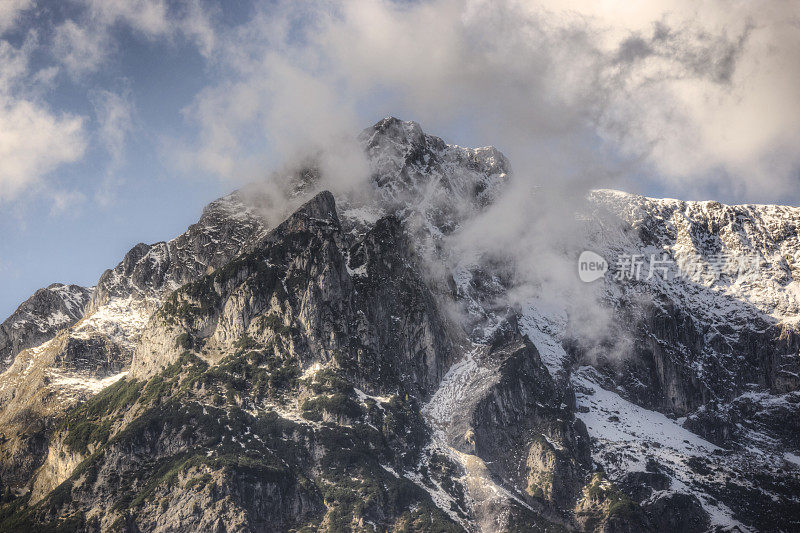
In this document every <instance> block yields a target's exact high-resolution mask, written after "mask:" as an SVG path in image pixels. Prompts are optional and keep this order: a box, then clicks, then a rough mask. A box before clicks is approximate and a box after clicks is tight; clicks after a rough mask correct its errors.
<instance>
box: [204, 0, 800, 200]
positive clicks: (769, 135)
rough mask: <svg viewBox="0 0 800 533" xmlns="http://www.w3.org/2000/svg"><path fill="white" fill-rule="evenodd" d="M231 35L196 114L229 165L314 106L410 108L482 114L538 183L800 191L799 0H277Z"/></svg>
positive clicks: (330, 114) (429, 121)
mask: <svg viewBox="0 0 800 533" xmlns="http://www.w3.org/2000/svg"><path fill="white" fill-rule="evenodd" d="M217 38H218V42H220V43H222V44H221V46H220V48H219V55H218V56H217V58H216V62H217V64H228V65H232V66H233V68H232V69H231V70H230V71H228V72H223V79H224V78H225V75H229V76H230V78H229V80H235V81H229V83H230V84H231V85H229V87H230V88H231V91H230V92H227V91H226V90H225V89H224V88H223V87H225V85H224V84H222V83H220V84H219V85H218V86H217V87H216V88H211V89H210V90H209V91H207V92H206V93H204V94H201V95H200V96H199V97H198V101H197V102H196V103H195V104H194V108H193V109H194V112H193V113H190V115H192V116H193V117H194V118H195V119H197V121H198V122H197V123H198V125H199V128H200V131H201V133H200V139H201V144H202V147H201V150H200V151H201V157H202V158H205V159H206V160H209V161H211V160H213V161H217V163H216V164H218V165H219V169H217V170H216V171H217V172H220V173H222V174H224V175H230V174H235V173H237V171H233V170H232V166H231V163H232V162H234V161H237V160H239V159H240V154H239V153H238V152H240V151H242V150H244V151H247V143H242V142H240V141H239V138H240V137H244V138H246V139H249V140H252V138H253V136H252V134H253V133H254V132H255V133H257V134H258V135H261V136H263V137H264V139H267V138H272V137H276V138H277V141H275V142H279V143H280V142H282V141H281V140H280V139H281V135H279V134H278V133H277V132H279V131H284V130H286V129H289V130H296V129H297V128H298V127H299V125H301V124H304V123H309V121H311V122H314V123H315V125H319V124H321V123H323V122H324V121H323V120H322V119H325V120H326V121H330V122H332V123H333V124H334V125H345V124H347V125H350V124H353V123H357V122H358V120H357V118H358V117H360V116H364V115H365V114H366V115H368V116H372V117H373V118H378V117H380V116H383V115H385V114H386V111H387V110H388V111H389V112H391V110H392V109H393V108H401V109H404V110H409V112H410V113H411V114H412V116H410V117H407V118H413V119H416V120H420V121H421V122H423V124H425V125H426V126H427V127H428V129H430V130H434V131H435V130H436V128H437V127H439V125H443V126H446V125H448V124H454V123H458V122H459V121H462V122H463V121H466V122H467V123H469V124H470V125H471V126H472V127H474V128H478V129H481V130H483V131H485V132H486V135H485V136H486V138H489V139H491V140H492V142H494V143H495V144H497V145H499V146H500V147H501V148H502V149H504V150H505V151H506V152H508V155H509V156H510V157H511V160H512V162H513V163H514V166H515V168H516V169H518V170H521V169H525V170H526V171H529V174H530V175H529V176H526V178H527V179H529V180H531V181H533V182H536V184H537V185H538V186H545V187H546V186H555V185H556V182H563V183H566V184H567V185H566V186H568V187H570V188H573V187H574V186H575V184H576V183H579V184H581V186H585V187H591V186H597V185H613V184H614V182H615V180H616V181H619V180H620V179H623V180H624V179H627V180H628V182H627V183H626V182H624V181H623V183H625V185H627V186H629V187H630V186H632V187H634V188H637V189H640V190H647V189H648V187H650V186H652V184H653V183H655V184H657V185H658V186H660V187H662V188H664V189H667V190H670V191H675V193H676V194H678V193H684V194H688V195H703V194H715V193H716V194H719V193H722V195H723V196H724V199H727V200H731V199H736V198H740V199H744V198H755V199H763V200H772V201H777V200H779V199H780V198H781V196H782V195H786V194H793V193H794V182H795V180H796V177H797V171H798V167H799V166H800V158H798V154H797V150H796V148H795V147H796V146H797V145H798V141H800V102H799V101H798V100H799V99H798V97H797V95H796V90H795V89H796V87H797V86H798V82H800V64H798V62H797V61H796V57H797V54H798V53H799V52H800V27H799V26H798V17H797V15H796V14H795V13H794V12H793V10H792V5H791V3H787V2H780V1H777V0H776V1H768V2H760V3H753V2H743V1H735V2H729V1H723V0H716V1H711V2H703V3H697V2H688V1H679V2H675V3H670V4H669V5H666V4H664V3H663V2H657V1H647V0H646V1H642V2H636V3H625V2H615V1H609V2H590V1H582V0H572V1H568V2H556V1H549V0H545V1H540V2H528V1H526V2H523V1H517V0H495V1H491V2H490V1H488V0H432V1H421V2H402V3H400V2H391V1H388V0H353V1H350V2H346V3H336V2H325V1H319V2H309V3H305V2H304V3H294V2H279V3H278V6H277V7H273V6H270V7H264V8H263V9H261V10H260V11H259V14H258V15H257V16H255V17H253V19H252V20H251V21H250V22H249V23H247V24H245V25H244V26H242V27H239V28H237V29H236V31H235V32H227V33H226V32H221V33H220V34H219V35H217ZM248 92H249V93H250V94H251V95H252V96H251V97H247V96H245V94H243V93H248ZM266 95H269V96H266ZM375 95H380V98H379V99H377V98H376V97H375ZM201 109H202V110H204V111H203V112H199V111H198V110H201ZM216 109H218V110H220V111H223V110H224V111H225V112H224V113H221V112H220V113H218V112H216V111H215V110H216ZM312 111H313V113H312ZM240 113H241V114H242V115H245V116H249V117H256V116H257V117H259V119H258V120H259V121H260V127H259V126H258V125H256V124H255V120H254V121H247V120H244V121H238V119H237V117H238V116H239V115H240ZM315 116H316V117H318V118H319V120H315ZM210 117H214V120H212V119H211V118H210ZM220 117H224V118H223V119H222V122H223V124H219V123H218V120H219V118H220ZM254 128H255V130H254ZM307 129H309V130H313V129H314V128H312V127H310V124H309V126H308V127H307ZM329 129H330V128H329ZM290 137H291V135H290ZM273 140H274V139H273ZM217 141H221V142H217ZM267 144H270V143H267ZM284 144H288V142H287V143H284ZM207 162H208V161H207ZM206 167H207V170H210V171H212V172H213V171H215V170H214V168H213V167H214V165H208V164H206ZM643 176H644V179H643ZM631 180H637V181H631ZM642 180H643V181H644V182H643V183H642Z"/></svg>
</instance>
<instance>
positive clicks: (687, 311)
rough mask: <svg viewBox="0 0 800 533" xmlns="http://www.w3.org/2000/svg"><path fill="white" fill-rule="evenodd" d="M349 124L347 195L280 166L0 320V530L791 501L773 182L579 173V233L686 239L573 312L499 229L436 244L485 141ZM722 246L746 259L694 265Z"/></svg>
mask: <svg viewBox="0 0 800 533" xmlns="http://www.w3.org/2000/svg"><path fill="white" fill-rule="evenodd" d="M360 139H361V142H362V143H363V146H364V150H365V153H366V154H367V157H368V159H369V161H370V162H371V164H372V176H371V180H370V184H369V185H370V187H372V191H371V194H369V195H367V196H366V197H367V198H369V199H368V200H364V197H360V198H359V199H358V200H356V199H355V198H346V197H342V198H334V196H333V195H332V194H331V193H329V192H326V191H315V190H314V187H315V185H314V180H313V179H309V176H311V177H313V175H314V173H315V172H316V171H315V170H313V169H311V170H309V169H304V170H303V171H301V172H299V173H298V176H297V179H298V180H299V181H301V182H302V183H303V187H298V188H297V189H296V191H295V193H294V196H293V197H292V198H293V200H292V202H293V203H292V205H297V209H296V210H295V211H294V212H293V213H289V214H287V217H286V218H285V219H284V220H283V221H281V222H280V223H278V224H273V223H271V222H269V221H271V220H273V219H274V213H273V214H272V215H271V216H270V214H268V213H265V212H264V210H263V206H264V205H265V203H269V202H264V201H263V200H264V196H265V195H268V193H263V192H262V193H258V194H255V193H253V194H251V193H234V194H233V195H230V196H228V197H226V198H223V199H220V200H218V201H216V202H214V203H212V204H210V205H209V206H208V207H207V208H206V210H205V211H204V213H203V216H202V218H201V219H200V221H199V222H198V223H197V224H195V225H193V226H192V227H190V228H189V230H188V231H187V232H186V233H185V234H183V235H181V236H180V237H178V238H176V239H174V240H173V241H170V242H165V243H157V244H155V245H144V244H140V245H137V246H136V247H134V248H133V249H132V250H131V251H130V252H129V253H128V254H127V255H126V257H125V258H124V259H123V261H122V262H121V263H120V264H119V265H118V266H117V267H115V268H114V269H112V270H109V271H107V272H106V273H105V274H103V276H102V277H101V279H100V280H99V282H98V284H97V286H96V287H95V288H93V289H82V288H80V287H67V286H56V285H54V286H51V287H49V288H48V289H43V290H42V291H39V292H37V293H36V295H34V296H33V297H32V298H31V299H30V300H28V301H27V302H25V304H23V305H22V306H21V307H20V309H19V310H18V311H17V312H16V313H15V314H14V315H13V316H12V317H11V318H9V319H8V320H7V321H6V322H5V323H4V324H3V325H2V327H1V328H0V349H1V350H3V351H2V352H0V355H2V356H3V357H5V358H6V359H7V360H8V362H7V363H6V365H5V367H3V369H4V372H3V373H2V375H0V434H1V437H0V483H1V484H2V503H1V504H0V530H2V531H22V530H26V531H31V530H44V529H47V528H50V529H54V530H59V528H60V529H61V530H64V531H259V532H260V531H465V530H466V531H706V530H708V529H718V530H723V529H735V528H739V529H740V530H742V531H744V530H747V529H753V530H764V531H778V530H785V531H788V530H793V529H796V528H797V527H798V525H799V522H800V509H799V508H798V504H797V503H796V500H795V497H796V496H795V495H796V494H797V493H798V489H800V484H799V483H800V477H799V476H798V473H799V471H798V468H800V464H799V463H800V442H798V441H797V437H796V435H797V432H796V431H795V429H796V428H798V426H800V423H799V422H800V421H799V420H798V410H797V409H796V407H797V404H798V402H799V401H800V398H798V397H797V393H796V392H795V390H796V388H797V379H796V376H797V374H796V369H795V365H796V360H797V350H798V346H797V341H796V338H797V337H796V333H795V331H796V329H795V324H796V322H795V320H794V319H795V317H796V313H797V305H796V304H797V300H796V299H795V298H796V297H795V294H796V292H795V288H794V282H793V279H794V277H793V276H794V274H795V272H794V265H795V254H800V243H797V242H796V240H797V232H796V228H797V223H798V222H797V221H798V220H800V216H798V214H797V212H796V210H793V209H792V208H781V207H774V206H742V207H728V206H721V205H719V204H713V203H704V204H698V203H685V202H677V201H671V200H670V201H668V200H652V199H645V198H640V197H636V196H631V195H627V194H624V193H617V192H611V191H598V192H596V193H593V195H592V196H591V197H590V198H589V202H588V204H587V208H586V212H585V213H582V214H581V216H582V217H583V218H584V219H586V220H587V221H588V222H589V223H588V224H587V229H586V232H587V237H588V238H589V239H590V240H591V242H593V243H594V245H595V246H596V250H597V251H598V252H600V253H601V254H602V255H603V256H604V257H606V258H607V259H609V260H613V258H616V257H620V256H624V255H632V254H640V255H643V256H647V257H650V256H652V255H654V254H655V253H656V252H658V253H664V254H667V256H668V257H670V258H672V259H681V258H684V257H689V256H691V257H693V258H699V259H698V261H699V262H700V264H701V265H705V266H704V267H701V268H700V270H699V271H698V272H695V273H694V275H693V277H692V276H684V277H681V278H674V279H664V278H660V277H658V276H650V277H647V278H642V279H633V278H630V277H625V276H620V277H619V279H615V276H613V275H612V274H613V272H612V273H609V274H608V275H607V277H606V281H605V284H604V285H597V286H596V288H597V290H598V293H599V302H600V304H599V305H600V306H601V307H602V308H603V310H604V311H605V312H606V313H607V314H608V316H610V317H612V321H611V322H610V324H611V325H610V327H609V328H608V329H607V330H606V331H604V332H603V333H602V334H601V335H591V336H588V335H586V334H585V333H581V332H585V331H586V330H585V328H581V327H578V326H579V324H577V322H576V317H575V316H572V315H571V314H570V312H567V311H565V310H568V309H571V308H570V306H568V305H567V302H565V305H564V309H555V308H553V306H552V305H548V306H547V307H544V306H543V305H541V303H540V300H538V299H537V298H535V297H532V298H531V299H530V301H527V302H521V303H520V302H519V299H518V298H515V299H512V298H511V297H510V296H509V295H510V294H511V293H512V292H513V291H514V289H515V287H514V284H513V281H512V280H513V276H510V275H508V273H509V272H511V271H513V266H514V265H513V263H511V262H510V261H511V260H510V257H509V258H505V259H504V258H502V257H499V258H498V257H492V260H491V261H488V260H487V261H476V262H475V264H471V265H470V266H469V267H463V266H461V267H459V268H458V269H457V270H456V271H451V270H450V267H449V266H448V265H449V264H450V263H449V262H448V260H447V259H448V257H447V254H448V236H451V235H457V234H458V232H459V230H460V229H461V228H462V227H463V225H464V224H465V223H466V222H468V221H469V220H471V219H472V217H475V216H476V215H478V214H480V213H481V212H482V211H483V210H485V209H486V208H487V207H488V206H490V205H491V204H492V202H493V201H494V200H495V199H496V198H497V196H498V195H499V194H502V191H503V190H504V186H505V184H506V183H507V180H508V179H509V177H508V174H509V172H510V171H509V166H508V163H507V162H506V160H505V158H504V157H503V156H502V154H500V153H499V152H498V151H497V150H495V149H493V148H481V149H467V148H461V147H456V146H449V145H447V144H446V143H444V141H442V140H441V139H439V138H436V137H433V136H430V135H426V134H425V133H424V132H422V130H421V129H420V128H419V126H418V125H417V124H415V123H410V122H402V121H399V120H397V119H385V120H383V121H381V122H379V123H378V124H376V125H375V126H374V127H372V128H368V129H367V130H365V131H364V132H362V134H361V136H360ZM301 198H303V199H304V200H305V203H303V201H301ZM565 216H568V215H566V214H565ZM734 252H735V253H737V254H740V255H742V254H756V255H759V256H760V257H762V259H764V264H763V265H762V266H763V268H760V269H759V270H758V271H757V272H752V271H748V272H736V273H733V272H732V271H731V272H728V271H727V270H725V273H724V274H722V275H711V274H714V272H710V271H709V270H708V268H709V265H710V264H711V261H712V258H716V257H717V256H722V255H725V254H728V253H730V254H733V253H734ZM798 259H799V260H800V258H798ZM647 266H649V265H647ZM703 268H706V270H703ZM598 283H600V282H598ZM512 301H513V302H515V303H514V304H513V305H512V304H511V303H510V302H512ZM62 315H63V316H62ZM623 340H624V342H622V341H623Z"/></svg>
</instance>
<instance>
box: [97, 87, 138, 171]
mask: <svg viewBox="0 0 800 533" xmlns="http://www.w3.org/2000/svg"><path fill="white" fill-rule="evenodd" d="M92 100H93V102H94V107H95V113H96V115H97V122H98V124H99V128H98V132H97V133H98V136H99V139H100V142H101V143H102V144H103V145H104V146H105V147H106V150H107V151H108V154H109V155H110V156H111V160H112V165H113V166H117V165H119V164H120V163H121V162H122V160H123V158H124V156H125V144H126V141H127V139H128V136H129V135H130V134H131V132H132V131H133V115H134V107H133V103H132V102H131V96H130V94H129V93H127V92H126V93H123V94H118V93H114V92H111V91H106V90H99V91H96V92H95V93H94V95H93V98H92Z"/></svg>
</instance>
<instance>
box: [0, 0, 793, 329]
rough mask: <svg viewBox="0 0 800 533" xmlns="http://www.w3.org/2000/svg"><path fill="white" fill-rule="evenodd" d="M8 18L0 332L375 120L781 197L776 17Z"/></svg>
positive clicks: (459, 8) (488, 6)
mask: <svg viewBox="0 0 800 533" xmlns="http://www.w3.org/2000/svg"><path fill="white" fill-rule="evenodd" d="M695 4H696V2H689V1H686V2H683V1H677V2H674V3H672V2H671V3H670V5H669V9H667V8H666V7H665V5H664V4H663V3H662V2H655V1H644V2H642V3H640V4H638V3H637V5H635V6H630V5H628V3H624V2H619V3H618V4H615V3H614V2H610V3H603V5H602V6H600V5H598V4H597V3H596V2H588V1H586V2H584V1H580V0H571V1H568V2H555V1H554V0H552V1H551V0H544V1H541V2H533V1H531V2H519V1H512V0H508V1H506V0H501V1H494V2H488V1H485V0H431V1H412V2H407V1H403V2H400V1H397V2H392V1H389V0H352V1H349V2H343V3H342V2H327V1H303V2H288V1H287V2H281V1H275V2H266V1H258V0H254V1H249V0H241V1H233V2H222V3H220V2H217V1H214V0H185V1H180V2H178V1H166V0H63V1H36V0H5V2H4V3H3V4H2V5H0V232H2V235H3V238H2V240H0V315H2V316H7V315H8V314H10V313H11V312H12V311H13V309H14V308H15V307H16V306H17V305H18V304H19V303H20V302H21V301H23V300H24V299H25V298H27V297H28V296H29V295H30V294H32V293H33V291H34V290H36V289H37V288H39V287H42V286H46V285H47V284H49V283H51V282H66V283H78V284H82V285H92V284H93V283H94V282H95V281H96V280H97V278H98V277H99V275H100V274H101V273H102V271H103V270H105V269H106V268H110V267H113V266H114V265H115V264H116V263H117V262H118V261H119V260H120V259H121V258H122V256H123V255H124V253H125V252H126V251H127V250H128V249H129V248H130V247H131V246H133V245H134V244H136V243H138V242H156V241H160V240H166V239H169V238H172V237H174V236H175V235H177V234H179V233H181V232H182V231H183V230H185V228H186V227H187V226H188V225H189V224H191V223H192V222H194V221H196V220H197V218H198V217H199V215H200V212H201V210H202V207H203V206H204V205H205V204H207V203H208V202H209V201H211V200H213V199H214V198H217V197H219V196H221V195H223V194H226V193H227V192H229V191H230V190H232V189H234V188H236V187H237V186H240V185H241V184H243V183H247V182H250V181H257V180H261V179H264V178H265V177H266V176H268V175H269V174H270V172H272V171H274V170H275V169H277V168H280V166H281V165H283V164H285V163H287V162H290V161H291V160H293V158H297V157H301V156H302V155H303V153H304V152H307V151H309V150H313V149H314V147H318V146H324V145H325V143H327V142H329V141H330V140H331V139H333V138H337V137H338V136H341V135H347V134H349V135H353V134H355V133H357V132H358V131H359V130H360V129H361V128H364V127H366V126H368V125H370V124H371V123H373V122H375V121H377V120H379V119H380V118H382V117H384V116H386V115H394V116H399V117H402V118H406V119H413V120H417V121H419V122H420V123H422V125H423V128H424V129H425V130H426V131H428V132H430V133H435V134H437V135H440V136H442V137H444V138H445V139H446V140H447V141H449V142H456V143H459V144H463V145H487V144H494V145H496V146H498V147H499V148H501V150H503V151H505V152H506V153H507V155H509V157H510V158H511V161H512V165H513V167H514V170H515V173H516V174H517V175H518V178H519V179H525V180H529V181H531V183H535V184H537V185H538V186H542V187H544V189H553V190H557V191H560V193H562V194H563V192H564V191H570V192H571V193H572V194H581V193H582V192H584V191H585V190H588V189H590V188H592V187H598V186H614V187H619V188H623V189H627V190H631V191H634V192H640V193H645V194H650V195H656V196H664V195H667V196H676V197H682V198H689V199H696V198H714V199H719V200H722V201H727V202H781V203H796V202H797V201H798V199H799V197H800V195H798V192H797V191H798V188H797V178H798V168H799V166H798V161H800V158H798V152H797V146H800V143H799V142H798V141H800V129H799V128H800V126H799V125H800V113H798V109H799V108H800V103H799V102H798V97H797V94H796V93H797V91H796V87H797V86H798V82H800V66H798V65H797V61H796V57H797V54H798V53H800V46H799V45H800V38H799V37H798V33H799V32H798V27H799V26H800V25H799V24H798V19H797V14H796V13H793V12H792V10H791V6H789V7H788V8H787V7H786V3H782V2H778V1H775V2H764V3H760V4H759V6H758V7H757V8H756V7H754V4H753V3H750V2H741V3H740V2H736V3H733V4H731V3H729V2H723V1H721V0H720V1H711V2H706V3H703V5H702V6H698V5H695Z"/></svg>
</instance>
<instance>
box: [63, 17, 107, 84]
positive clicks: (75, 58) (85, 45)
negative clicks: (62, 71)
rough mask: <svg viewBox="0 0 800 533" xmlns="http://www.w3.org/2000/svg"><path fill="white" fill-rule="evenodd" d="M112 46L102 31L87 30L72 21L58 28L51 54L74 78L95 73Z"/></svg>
mask: <svg viewBox="0 0 800 533" xmlns="http://www.w3.org/2000/svg"><path fill="white" fill-rule="evenodd" d="M112 46H113V44H112V41H111V40H110V39H109V36H108V34H107V33H106V32H105V31H104V30H103V29H100V30H99V31H98V28H96V27H95V28H93V29H89V28H87V27H86V26H79V25H78V24H76V23H75V22H74V21H72V20H67V21H65V22H64V23H62V24H61V25H60V26H58V27H57V28H56V31H55V36H54V38H53V54H54V55H55V56H56V57H57V58H58V60H59V61H60V62H61V63H63V65H64V66H65V67H66V68H67V70H68V71H69V72H70V73H72V74H73V75H76V76H79V75H81V74H85V73H87V72H93V71H95V70H96V69H97V68H98V67H99V66H100V65H101V64H102V63H103V62H104V61H105V60H106V58H107V57H108V55H109V53H110V52H111V49H112Z"/></svg>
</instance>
